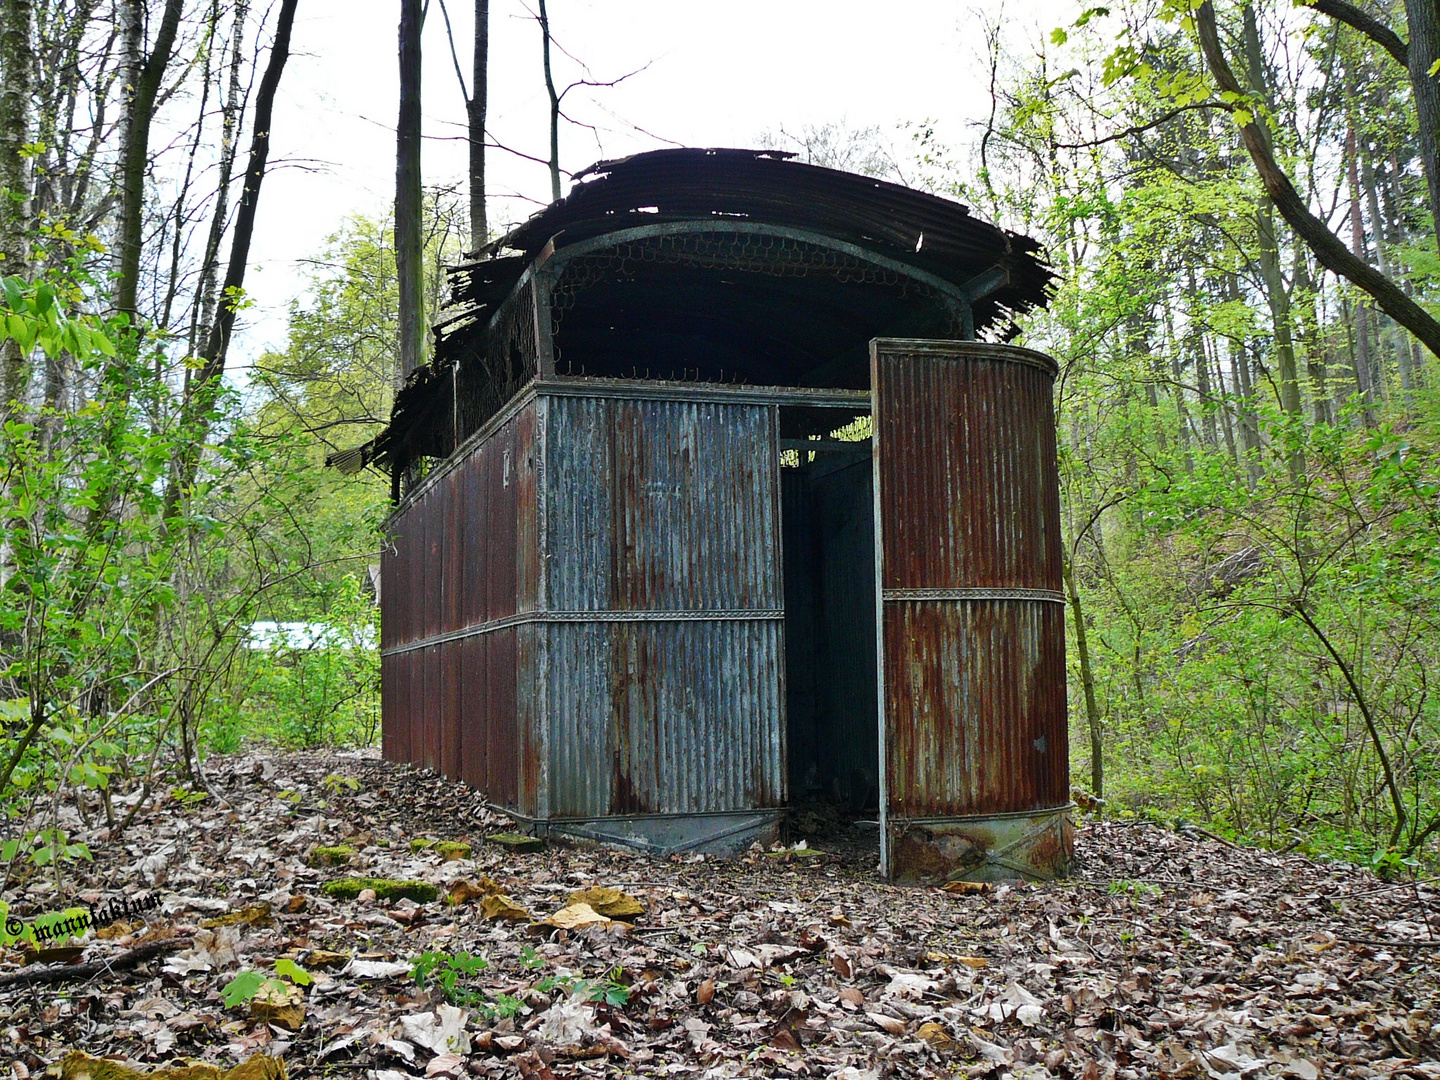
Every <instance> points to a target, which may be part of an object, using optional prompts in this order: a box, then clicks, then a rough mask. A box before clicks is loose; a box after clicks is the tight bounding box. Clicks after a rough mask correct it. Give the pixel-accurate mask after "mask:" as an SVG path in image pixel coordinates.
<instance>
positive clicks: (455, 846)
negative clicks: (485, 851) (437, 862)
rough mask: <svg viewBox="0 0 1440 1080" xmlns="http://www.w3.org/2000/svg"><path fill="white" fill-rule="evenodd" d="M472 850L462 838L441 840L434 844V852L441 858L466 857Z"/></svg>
mask: <svg viewBox="0 0 1440 1080" xmlns="http://www.w3.org/2000/svg"><path fill="white" fill-rule="evenodd" d="M472 850H473V849H472V848H471V847H470V845H469V844H467V843H465V841H464V840H441V841H440V842H439V843H438V844H436V845H435V854H437V855H439V856H440V857H441V858H442V859H468V858H469V857H470V852H471V851H472Z"/></svg>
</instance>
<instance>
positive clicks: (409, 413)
mask: <svg viewBox="0 0 1440 1080" xmlns="http://www.w3.org/2000/svg"><path fill="white" fill-rule="evenodd" d="M791 157H792V155H790V154H785V153H778V152H774V151H765V150H713V149H712V150H706V149H674V150H656V151H652V152H649V153H644V154H637V155H635V156H633V157H628V158H622V159H619V160H616V161H605V162H600V163H598V164H596V165H592V166H591V167H590V168H588V169H586V170H584V171H583V172H582V173H579V174H577V177H576V179H577V181H578V182H577V183H576V184H575V185H574V186H573V187H572V189H571V191H570V194H569V195H568V196H566V197H565V198H563V199H561V200H560V201H559V202H556V203H552V204H551V205H550V206H547V207H545V208H544V209H543V210H541V211H539V212H538V213H536V214H535V215H533V216H532V217H531V218H530V219H529V220H528V221H526V222H525V223H524V224H523V225H521V226H520V227H519V228H517V229H515V230H513V231H512V232H510V233H509V234H508V235H506V236H503V237H501V238H500V239H499V240H497V241H495V242H494V243H492V244H490V245H489V246H488V247H486V248H485V249H483V250H482V251H481V252H479V253H478V255H479V257H477V258H475V259H473V260H472V261H469V262H466V263H463V264H461V265H458V266H455V267H453V268H451V269H450V271H449V275H450V285H451V295H450V307H449V309H448V310H447V311H446V313H445V315H444V317H443V318H442V319H441V321H440V322H439V323H438V324H437V325H436V327H435V331H436V349H435V359H434V360H433V361H431V363H430V364H428V365H425V366H424V367H421V368H420V369H419V370H417V371H415V372H413V373H412V374H411V375H410V377H409V378H408V379H407V381H406V385H405V387H404V388H403V389H402V390H401V391H400V392H399V393H398V394H397V396H396V400H395V407H394V410H393V412H392V415H391V423H390V426H389V428H387V429H386V430H385V431H384V432H381V433H380V434H379V435H378V436H377V437H376V438H375V439H373V440H371V442H369V443H367V444H365V445H364V446H361V447H356V448H354V449H352V450H349V451H344V452H342V453H339V454H335V455H332V457H331V458H330V461H331V463H332V464H335V465H336V466H338V467H339V468H341V469H342V470H343V471H354V470H357V469H359V468H362V467H364V466H365V465H366V464H372V463H373V464H379V465H381V466H383V467H387V468H391V470H392V472H394V471H395V469H396V467H397V466H398V467H402V468H403V467H404V466H405V465H406V464H407V463H408V462H410V461H414V460H416V459H417V458H419V457H423V456H431V457H444V456H446V455H448V454H449V453H450V452H451V451H452V450H453V449H454V448H455V446H457V445H458V444H459V443H460V442H461V441H463V439H464V438H465V437H466V436H467V435H468V434H469V433H470V432H472V431H473V430H475V429H476V427H477V426H478V424H479V423H480V422H481V421H483V418H484V417H485V416H488V415H490V414H491V413H493V412H494V411H495V409H497V408H498V407H499V406H500V405H501V404H502V403H503V399H505V398H508V397H509V396H510V395H511V394H512V393H514V392H515V390H517V389H519V387H520V385H521V384H522V383H523V381H524V378H528V377H531V376H533V375H534V373H535V368H534V366H533V357H531V358H530V360H529V361H527V362H525V363H520V367H518V368H516V367H515V365H514V364H512V363H511V362H510V360H509V357H510V355H511V353H512V352H513V349H514V343H513V341H512V342H508V343H507V342H502V340H501V339H502V338H504V337H505V335H506V334H507V333H509V332H511V331H513V330H514V324H515V320H514V318H513V317H511V316H513V315H514V312H513V311H512V312H511V316H507V318H509V319H510V322H509V323H508V324H507V326H508V329H507V326H500V325H499V324H498V323H496V321H495V316H496V314H497V312H500V311H502V310H509V309H507V308H506V307H505V302H506V301H507V299H508V298H510V297H511V296H512V294H513V293H514V292H515V289H516V285H517V284H518V283H519V282H520V281H521V280H522V277H523V276H524V275H525V273H526V270H527V269H528V268H529V267H531V266H532V265H535V264H536V262H537V259H539V258H540V257H541V256H542V255H543V256H544V257H545V258H547V259H549V258H553V259H554V264H556V265H558V264H565V263H566V262H567V260H569V259H571V258H572V257H574V256H576V255H577V253H582V252H585V251H588V250H590V249H591V248H593V247H595V245H596V244H599V245H600V246H602V247H603V246H604V245H605V244H606V238H608V237H610V236H612V235H616V234H623V235H626V236H632V240H627V241H623V242H622V236H619V235H616V240H617V244H619V246H618V247H617V248H616V249H615V250H616V251H622V249H623V250H626V251H628V252H629V254H621V255H620V256H619V257H618V258H617V259H616V260H615V261H613V262H612V263H611V264H609V269H605V268H602V269H600V270H599V272H598V274H596V275H594V276H592V277H590V278H588V279H586V281H587V282H588V284H586V285H585V288H586V291H585V292H583V293H581V294H580V301H579V303H580V307H578V308H577V307H574V306H571V305H573V303H574V301H575V294H574V292H573V291H571V292H568V293H567V294H566V295H565V296H564V298H563V299H562V298H560V297H558V296H557V297H552V299H553V300H554V302H555V304H556V306H555V307H554V308H553V309H552V313H551V314H552V320H553V321H552V323H551V328H552V330H553V332H554V337H553V343H554V346H553V347H554V352H553V355H552V361H563V363H564V367H563V368H560V369H557V370H560V371H561V372H562V373H564V374H570V373H577V374H590V375H600V376H606V375H609V376H620V377H623V376H625V375H628V374H631V370H632V369H633V372H634V377H639V371H640V369H641V368H643V369H644V370H645V373H646V375H645V377H651V376H652V374H653V377H654V378H659V379H678V380H681V381H689V380H692V379H693V380H700V381H710V380H719V381H736V382H747V383H752V384H757V385H786V386H833V387H848V388H854V389H863V388H865V387H866V386H867V385H868V380H869V360H868V356H869V354H868V345H867V343H868V341H869V340H870V339H871V338H874V337H886V336H889V337H896V336H898V337H917V338H955V337H961V336H964V334H963V333H962V332H961V330H960V327H959V326H958V324H956V323H955V322H954V318H955V317H956V315H955V313H956V309H955V307H954V305H953V304H952V303H951V298H952V297H954V296H964V297H965V303H966V304H967V305H968V313H969V317H971V318H973V329H974V330H977V331H978V330H984V329H986V328H996V329H999V330H1000V336H1002V337H1007V338H1008V337H1009V336H1011V334H1012V333H1013V330H1014V327H1013V324H1010V325H1009V326H1008V327H1007V326H1006V323H1007V321H1008V319H1009V317H1010V316H1011V315H1014V314H1019V313H1022V312H1025V311H1028V310H1030V309H1032V308H1035V307H1038V306H1042V305H1043V304H1044V303H1045V300H1046V294H1047V287H1048V285H1049V283H1050V281H1051V279H1052V278H1053V276H1054V275H1053V274H1052V273H1051V272H1050V270H1049V269H1048V267H1047V266H1046V265H1045V264H1044V262H1043V261H1042V259H1041V257H1040V255H1041V252H1040V245H1039V244H1038V243H1036V242H1035V241H1034V240H1031V239H1030V238H1028V237H1025V236H1020V235H1018V234H1016V233H1012V232H1007V231H1005V230H1003V229H1000V228H997V227H996V226H994V225H990V224H987V223H985V222H983V221H979V220H977V219H976V218H974V217H972V216H971V215H970V212H969V210H968V209H967V208H966V207H965V206H963V205H962V204H960V203H958V202H953V201H951V200H949V199H943V198H940V197H939V196H936V195H931V194H928V193H926V192H922V191H915V190H913V189H911V188H907V187H902V186H901V185H899V184H892V183H888V182H886V181H883V180H877V179H875V178H873V177H868V176H860V175H857V174H854V173H845V172H839V171H837V170H834V169H826V168H821V167H819V166H815V165H807V164H804V163H802V162H798V161H793V160H790V159H791ZM697 227H698V228H697ZM657 229H658V230H659V231H662V232H663V231H666V230H669V229H683V230H686V231H687V235H688V236H689V237H690V238H691V239H690V240H689V241H686V242H689V243H691V244H692V253H693V250H699V248H697V247H695V245H699V246H700V247H703V246H704V245H705V244H706V243H710V244H712V246H713V245H714V244H719V245H721V246H723V245H725V244H727V243H731V244H734V243H739V244H742V245H743V244H744V243H745V241H744V240H743V237H741V235H740V234H745V235H750V236H754V237H760V234H766V237H768V239H766V238H765V237H760V238H759V240H757V242H756V244H755V245H753V246H752V248H750V249H748V250H746V251H745V252H744V253H742V254H739V255H737V254H735V252H733V251H732V252H730V253H729V254H728V255H727V254H725V253H723V252H716V251H713V250H712V251H711V252H710V254H709V256H706V255H701V256H699V257H696V258H690V259H689V260H688V262H687V261H686V260H683V259H682V260H680V261H679V262H677V261H675V260H667V259H664V258H662V259H658V260H657V259H654V258H652V259H650V260H649V261H646V260H645V259H644V258H643V257H642V256H644V255H646V254H647V253H648V254H652V255H653V254H655V252H656V250H657V248H656V247H655V245H663V244H664V243H665V242H666V241H664V240H662V239H655V238H654V234H655V232H656V230H657ZM636 230H642V231H648V232H649V234H650V235H651V237H652V239H651V240H649V241H646V243H650V244H651V247H650V249H649V250H648V252H642V251H639V250H638V249H637V248H636V246H635V244H634V243H633V242H632V241H633V235H634V233H635V231H636ZM767 230H768V233H767ZM705 233H715V234H720V233H723V234H727V235H728V236H730V239H729V240H726V239H724V237H723V236H722V237H719V238H718V239H717V236H708V237H707V236H702V235H700V234H705ZM807 238H808V239H807ZM587 241H594V242H595V243H594V244H587V243H586V242H587ZM816 243H819V244H820V247H819V248H817V247H816ZM552 244H553V249H552V248H551V245H552ZM627 245H629V246H628V248H627ZM767 245H768V246H767ZM827 245H828V246H827ZM642 246H643V243H642ZM822 248H823V249H825V250H821V249H822ZM846 250H848V251H849V254H846V253H845V251H846ZM597 252H598V249H597ZM817 252H818V254H817ZM659 254H661V255H662V256H663V255H665V254H666V253H665V252H663V251H661V252H659ZM631 256H634V258H632V257H631ZM582 257H583V258H591V259H592V260H593V259H602V260H603V258H604V256H603V253H599V254H596V255H593V256H582ZM857 259H858V262H857ZM806 260H809V262H808V263H807V264H806V265H801V264H802V263H806ZM827 260H828V262H827ZM682 264H683V265H682ZM884 265H888V266H889V267H890V269H889V270H884V269H881V270H880V272H879V275H878V277H877V275H876V274H875V273H874V272H873V271H875V269H876V267H877V266H881V267H883V266H884ZM867 266H868V267H869V270H868V271H867V270H866V269H865V268H866V267H867ZM825 267H828V268H829V269H825ZM847 267H848V269H847ZM811 268H819V269H815V270H814V272H811ZM997 268H999V269H1001V270H1003V271H1004V273H1003V274H993V273H992V271H995V270H996V269H997ZM792 269H793V270H796V273H793V274H792V273H788V272H787V271H789V270H792ZM897 270H898V271H900V273H899V274H898V275H897V274H896V271H897ZM767 272H768V273H769V274H770V276H766V274H767ZM777 274H778V276H776V275H777ZM867 275H868V277H867ZM887 275H888V277H887ZM582 276H583V275H582ZM978 280H985V281H987V282H988V284H987V285H986V286H985V287H983V288H978V289H977V290H976V291H974V292H973V293H972V292H971V290H970V289H967V288H966V286H967V285H971V286H973V285H975V283H976V282H977V281H978ZM926 282H928V284H926ZM561 285H562V287H567V286H566V284H565V282H563V281H562V283H561ZM997 286H998V287H997ZM936 287H939V291H937V288H936ZM512 307H513V305H512ZM562 316H563V326H562V325H561V318H562ZM524 321H526V320H521V322H524ZM533 344H534V343H533V342H532V343H531V346H530V348H532V349H533ZM524 351H525V350H524V349H522V350H521V352H522V353H523V352H524ZM527 364H528V368H527ZM577 365H578V370H576V366H577ZM667 365H668V367H667ZM526 370H528V375H525V371H526ZM517 372H519V373H520V375H521V376H524V378H520V381H518V382H517V381H516V379H517V375H516V373H517Z"/></svg>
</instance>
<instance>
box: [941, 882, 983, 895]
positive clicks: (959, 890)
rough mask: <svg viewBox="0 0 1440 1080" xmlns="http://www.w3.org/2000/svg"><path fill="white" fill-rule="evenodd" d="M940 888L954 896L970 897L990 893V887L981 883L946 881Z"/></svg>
mask: <svg viewBox="0 0 1440 1080" xmlns="http://www.w3.org/2000/svg"><path fill="white" fill-rule="evenodd" d="M941 888H943V889H944V890H945V891H946V892H948V893H954V894H955V895H956V896H971V895H974V894H975V893H983V892H989V891H990V886H989V885H987V884H985V882H983V881H947V882H946V883H945V884H944V885H942V886H941Z"/></svg>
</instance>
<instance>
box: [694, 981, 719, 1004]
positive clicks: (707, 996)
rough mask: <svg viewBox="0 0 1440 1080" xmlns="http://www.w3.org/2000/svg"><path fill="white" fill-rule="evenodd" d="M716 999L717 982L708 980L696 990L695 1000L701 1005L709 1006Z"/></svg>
mask: <svg viewBox="0 0 1440 1080" xmlns="http://www.w3.org/2000/svg"><path fill="white" fill-rule="evenodd" d="M714 997H715V980H714V979H706V980H704V981H703V982H701V984H700V985H699V986H697V987H696V988H695V1000H696V1001H698V1002H699V1003H700V1004H701V1005H709V1004H710V1002H711V1001H712V1000H714Z"/></svg>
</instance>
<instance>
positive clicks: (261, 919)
mask: <svg viewBox="0 0 1440 1080" xmlns="http://www.w3.org/2000/svg"><path fill="white" fill-rule="evenodd" d="M272 921H273V920H272V919H271V917H270V905H269V904H267V903H265V902H264V901H261V902H260V903H258V904H248V905H246V906H245V907H242V908H240V909H239V910H238V911H231V912H227V913H226V914H224V915H221V916H220V917H219V918H215V919H205V920H204V921H202V922H201V923H200V925H201V926H202V927H204V928H205V929H213V928H214V927H217V926H234V925H235V924H236V923H245V924H246V925H248V926H269V925H270V923H271V922H272Z"/></svg>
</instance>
